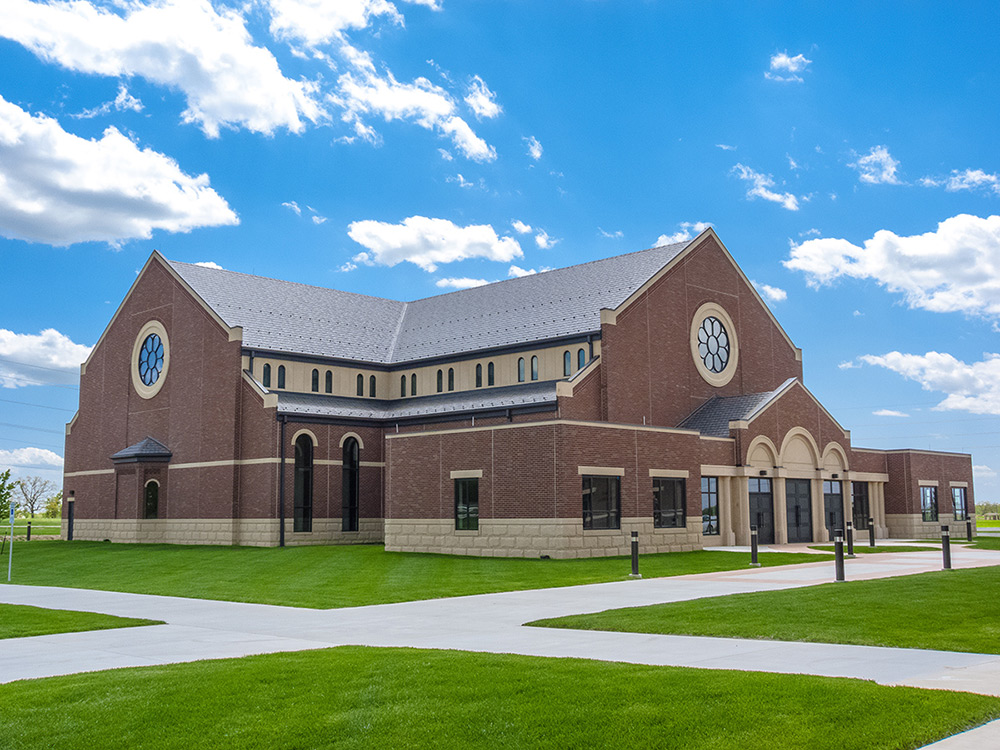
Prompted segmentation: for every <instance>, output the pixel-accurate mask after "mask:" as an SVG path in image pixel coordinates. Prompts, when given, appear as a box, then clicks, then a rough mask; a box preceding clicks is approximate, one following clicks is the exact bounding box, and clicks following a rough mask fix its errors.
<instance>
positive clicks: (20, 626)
mask: <svg viewBox="0 0 1000 750" xmlns="http://www.w3.org/2000/svg"><path fill="white" fill-rule="evenodd" d="M159 624H161V623H160V621H158V620H140V619H136V618H132V617H113V616H112V615H101V614H97V613H96V612H74V611H72V610H68V609H43V608H41V607H28V606H24V605H20V604H0V638H25V637H27V636H30V635H51V634H53V633H78V632H80V631H84V630H109V629H111V628H131V627H136V626H138V625H159Z"/></svg>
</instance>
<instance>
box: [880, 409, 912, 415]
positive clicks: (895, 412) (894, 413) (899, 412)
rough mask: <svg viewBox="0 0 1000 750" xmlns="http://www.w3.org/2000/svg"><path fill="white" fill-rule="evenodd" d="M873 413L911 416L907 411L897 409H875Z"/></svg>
mask: <svg viewBox="0 0 1000 750" xmlns="http://www.w3.org/2000/svg"><path fill="white" fill-rule="evenodd" d="M872 414H873V415H874V416H876V417H909V416H910V415H909V414H907V413H906V412H902V411H896V410H895V409H878V410H876V411H873V412H872Z"/></svg>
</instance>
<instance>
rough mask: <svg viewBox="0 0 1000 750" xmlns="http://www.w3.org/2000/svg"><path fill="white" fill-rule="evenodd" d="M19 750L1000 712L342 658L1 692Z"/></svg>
mask: <svg viewBox="0 0 1000 750" xmlns="http://www.w3.org/2000/svg"><path fill="white" fill-rule="evenodd" d="M0 705H3V706H5V708H4V710H3V711H2V712H0V737H3V738H4V740H5V743H6V744H5V747H9V748H11V750H21V749H26V748H39V747H58V748H61V749H62V750H73V749H74V748H81V749H83V750H90V749H91V748H94V747H99V748H102V750H115V749H117V748H129V749H131V748H137V747H141V748H144V750H161V749H167V748H183V749H184V750H188V749H189V748H192V747H197V748H199V749H208V750H211V749H212V748H268V749H269V750H283V749H284V748H332V747H337V748H362V747H363V748H404V747H405V748H424V747H433V748H588V747H661V748H684V749H685V750H710V749H711V750H721V749H722V748H735V747H738V748H741V750H753V749H756V748H761V749H763V748H768V749H769V750H773V749H776V748H778V749H780V748H811V749H812V750H823V749H824V748H831V749H836V750H841V749H842V748H848V747H849V748H852V749H853V750H860V749H867V748H917V747H921V746H922V745H924V744H927V743H930V742H933V741H935V740H938V739H940V738H942V737H945V736H948V735H951V734H954V733H957V732H960V731H963V730H965V729H968V728H971V727H973V726H977V725H979V724H982V723H984V722H986V721H989V720H991V719H994V718H996V717H998V716H1000V699H997V698H994V697H988V696H982V695H973V694H969V693H956V692H950V691H933V690H918V689H915V688H901V687H885V686H881V685H876V684H874V683H871V682H864V681H860V680H847V679H834V678H826V677H810V676H802V675H777V674H765V673H760V672H731V671H713V670H695V669H681V668H671V667H648V666H641V665H632V664H620V663H606V662H595V661H585V660H578V659H542V658H537V657H527V656H510V655H494V654H470V653H463V652H448V651H423V650H415V649H368V648H360V647H343V648H336V649H329V650H323V651H308V652H299V653H289V654H271V655H267V656H255V657H247V658H244V659H229V660H220V661H208V662H195V663H192V664H178V665H170V666H163V667H143V668H137V669H122V670H113V671H108V672H94V673H89V674H81V675H73V676H68V677H55V678H48V679H41V680H29V681H21V682H15V683H11V684H8V685H0Z"/></svg>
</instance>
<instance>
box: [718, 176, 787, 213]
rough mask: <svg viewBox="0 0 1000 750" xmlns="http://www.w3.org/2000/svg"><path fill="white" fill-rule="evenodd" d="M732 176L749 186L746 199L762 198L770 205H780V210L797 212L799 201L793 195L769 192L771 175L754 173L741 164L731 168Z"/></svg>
mask: <svg viewBox="0 0 1000 750" xmlns="http://www.w3.org/2000/svg"><path fill="white" fill-rule="evenodd" d="M732 174H735V175H736V176H737V177H739V178H740V179H741V180H743V181H744V182H749V183H750V184H751V186H750V188H748V189H747V198H749V199H750V200H753V199H754V198H763V199H764V200H766V201H771V202H772V203H780V204H781V206H782V208H786V209H788V210H789V211H798V210H799V199H798V198H796V197H795V196H794V195H792V194H791V193H776V192H774V191H773V190H771V188H772V187H774V178H773V177H772V176H771V175H769V174H762V173H760V172H755V171H754V170H752V169H750V167H747V166H744V165H743V164H737V165H736V166H735V167H733V169H732Z"/></svg>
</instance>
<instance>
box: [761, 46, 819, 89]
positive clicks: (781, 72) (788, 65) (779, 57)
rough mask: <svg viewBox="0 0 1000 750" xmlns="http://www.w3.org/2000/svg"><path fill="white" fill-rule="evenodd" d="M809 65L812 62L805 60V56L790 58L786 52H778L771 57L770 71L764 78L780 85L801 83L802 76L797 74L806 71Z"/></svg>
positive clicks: (799, 55)
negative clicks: (780, 83) (779, 82)
mask: <svg viewBox="0 0 1000 750" xmlns="http://www.w3.org/2000/svg"><path fill="white" fill-rule="evenodd" d="M810 64H812V60H807V59H806V57H805V55H802V54H798V55H795V57H790V56H789V55H788V53H787V52H778V53H776V54H774V55H771V69H770V70H769V71H767V72H765V73H764V77H765V78H767V79H768V80H770V81H781V82H782V83H790V82H795V83H802V76H800V75H798V74H799V73H802V72H804V71H806V70H807V69H808V67H809V65H810Z"/></svg>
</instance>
